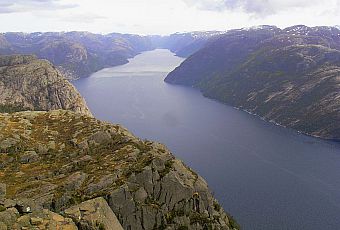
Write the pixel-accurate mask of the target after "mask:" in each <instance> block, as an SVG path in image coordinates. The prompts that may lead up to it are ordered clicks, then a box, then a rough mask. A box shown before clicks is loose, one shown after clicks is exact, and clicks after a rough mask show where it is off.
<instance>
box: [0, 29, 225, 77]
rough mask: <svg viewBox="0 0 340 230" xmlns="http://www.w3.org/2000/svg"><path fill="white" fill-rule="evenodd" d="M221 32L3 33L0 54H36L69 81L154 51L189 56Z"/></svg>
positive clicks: (0, 36)
mask: <svg viewBox="0 0 340 230" xmlns="http://www.w3.org/2000/svg"><path fill="white" fill-rule="evenodd" d="M221 33H222V32H217V31H211V32H209V31H208V32H191V33H176V34H172V35H169V36H140V35H134V34H119V33H110V34H106V35H102V34H93V33H89V32H76V31H74V32H46V33H39V32H37V33H13V32H10V33H4V34H0V55H1V54H3V55H4V54H35V55H36V56H38V57H39V58H43V59H47V60H49V61H50V62H52V63H53V64H54V65H55V66H56V67H57V68H58V70H59V71H61V72H62V73H63V74H64V75H65V76H66V77H67V78H68V79H77V78H81V77H88V76H89V75H91V74H92V73H94V72H96V71H98V70H100V69H103V68H106V67H112V66H117V65H122V64H125V63H127V62H128V59H129V58H132V57H134V56H135V55H137V54H139V53H141V52H143V51H148V50H153V49H155V48H163V49H170V50H171V51H172V52H174V53H176V54H177V55H178V56H182V57H187V56H190V55H191V54H192V53H194V52H196V51H197V50H198V49H200V48H201V47H203V46H204V44H205V43H206V42H207V41H208V40H209V39H210V38H211V37H215V36H218V35H219V34H221Z"/></svg>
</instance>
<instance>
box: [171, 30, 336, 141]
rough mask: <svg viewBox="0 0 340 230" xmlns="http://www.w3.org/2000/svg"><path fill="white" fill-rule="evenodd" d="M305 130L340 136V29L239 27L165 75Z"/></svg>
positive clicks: (322, 135)
mask: <svg viewBox="0 0 340 230" xmlns="http://www.w3.org/2000/svg"><path fill="white" fill-rule="evenodd" d="M165 81H166V82H169V83H173V84H183V85H187V86H194V87H197V88H199V89H200V90H201V91H202V92H203V94H204V95H205V96H207V97H211V98H214V99H217V100H219V101H222V102H225V103H227V104H230V105H232V106H235V107H238V108H241V109H244V110H246V111H248V112H250V113H254V114H257V115H259V116H261V117H263V118H265V119H266V120H269V121H272V122H275V123H279V124H281V125H283V126H287V127H291V128H294V129H296V130H299V131H301V132H304V133H307V134H310V135H314V136H318V137H323V138H328V139H338V140H339V139H340V30H338V29H337V28H333V27H313V28H309V27H306V26H294V27H289V28H286V29H284V30H280V29H278V28H276V27H271V26H263V27H261V28H251V29H242V30H233V31H230V32H228V33H227V34H226V35H223V36H221V37H220V38H219V39H217V40H215V41H212V42H211V43H209V44H208V45H207V46H206V47H205V48H203V49H201V50H199V51H198V52H197V53H195V54H194V55H192V56H191V57H189V58H188V59H187V60H186V61H184V62H183V63H182V64H181V66H180V67H178V68H176V69H175V70H174V71H173V72H171V73H170V74H169V75H168V76H167V77H166V79H165Z"/></svg>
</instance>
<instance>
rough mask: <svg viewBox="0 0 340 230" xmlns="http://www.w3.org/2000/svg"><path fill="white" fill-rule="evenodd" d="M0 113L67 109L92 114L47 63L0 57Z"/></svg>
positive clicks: (26, 58) (15, 56)
mask: <svg viewBox="0 0 340 230" xmlns="http://www.w3.org/2000/svg"><path fill="white" fill-rule="evenodd" d="M0 92H1V94H0V112H15V111H20V110H55V109H67V110H72V111H75V112H79V113H82V114H86V115H89V116H90V115H91V112H90V111H89V109H88V107H87V106H86V103H85V100H84V99H83V98H82V97H81V95H80V94H79V92H78V91H77V90H76V89H75V88H74V86H73V85H72V84H71V83H69V82H68V81H67V80H66V79H65V78H64V76H62V74H61V73H60V72H59V71H58V70H57V69H56V68H55V67H54V66H53V65H52V64H51V63H50V62H49V61H47V60H41V59H37V57H35V56H32V55H3V56H0Z"/></svg>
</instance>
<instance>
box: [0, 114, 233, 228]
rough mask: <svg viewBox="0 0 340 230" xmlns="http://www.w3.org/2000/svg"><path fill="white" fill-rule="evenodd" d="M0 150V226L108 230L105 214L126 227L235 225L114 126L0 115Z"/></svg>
mask: <svg viewBox="0 0 340 230" xmlns="http://www.w3.org/2000/svg"><path fill="white" fill-rule="evenodd" d="M0 153H1V154H0V162H1V164H0V168H1V173H0V226H7V227H8V228H9V229H12V228H13V226H18V225H19V226H31V225H33V223H34V225H35V224H37V225H38V224H43V223H45V224H46V226H47V225H49V224H50V225H51V226H53V225H54V224H55V220H60V222H63V221H64V223H65V224H67V225H68V226H69V227H70V228H68V229H75V228H74V223H73V222H72V220H70V219H68V218H66V219H63V218H64V217H71V218H72V219H73V221H76V222H79V221H80V222H82V223H83V224H85V226H87V225H88V224H90V225H91V224H92V227H93V228H80V229H112V228H105V227H106V226H108V225H107V224H106V225H105V223H107V220H106V218H109V217H110V216H111V219H112V220H114V219H115V216H117V218H118V220H119V222H120V224H121V225H122V226H123V228H124V229H127V230H131V229H134V230H138V229H141V230H142V229H143V230H151V229H226V230H227V229H234V227H235V228H236V224H235V222H234V221H233V220H232V218H230V217H228V216H227V215H226V214H225V213H224V211H223V209H222V208H221V207H220V205H219V204H218V202H217V201H216V200H215V199H214V198H213V196H212V194H211V193H210V191H209V189H208V186H207V184H206V182H205V181H204V180H203V179H202V178H201V177H200V176H199V175H197V174H196V173H195V172H193V171H192V170H191V169H190V168H188V167H186V166H185V165H184V164H183V163H182V162H181V161H180V160H178V159H176V158H175V157H174V156H173V155H172V154H171V153H170V152H169V150H167V149H166V148H165V147H164V146H163V145H161V144H158V143H154V142H150V141H145V140H144V141H143V140H140V139H138V138H136V137H134V136H133V135H132V134H131V133H129V132H128V131H127V130H126V129H124V128H122V127H121V126H119V125H112V124H109V123H105V122H100V121H98V120H96V119H94V118H91V117H88V116H86V115H81V114H79V113H74V112H71V111H63V110H55V111H52V112H19V113H13V114H2V115H1V114H0ZM1 196H5V197H6V199H7V201H6V200H5V201H1ZM96 197H103V198H105V200H106V202H105V201H104V200H103V199H101V200H100V199H99V200H98V199H95V200H93V199H94V198H96ZM2 199H3V198H2ZM8 199H11V200H12V201H11V200H8ZM13 200H16V201H14V203H13ZM16 203H17V204H19V205H16ZM11 204H12V205H11ZM107 204H108V205H109V207H110V209H111V210H112V211H113V212H114V214H115V215H114V214H111V213H110V212H111V210H110V209H109V208H107V207H106V206H107ZM75 205H76V206H75ZM11 207H14V208H15V209H13V208H11ZM42 209H45V210H43V211H40V210H42ZM20 210H21V211H20ZM25 210H26V211H25ZM77 210H80V213H79V211H77ZM91 210H92V211H91ZM29 213H32V214H29ZM60 214H62V215H64V217H62V216H60ZM20 215H22V216H21V217H20ZM35 215H36V216H37V217H39V218H40V219H39V221H37V219H34V220H33V222H32V217H33V218H34V216H35ZM6 216H7V217H10V218H6ZM51 216H52V217H51ZM53 216H55V218H53ZM18 217H19V218H18ZM37 217H36V218H37ZM99 217H100V218H99ZM103 218H104V219H103ZM23 220H27V225H23V224H25V223H26V222H24V221H23ZM30 220H31V221H30ZM49 220H50V222H49ZM91 220H92V221H91ZM44 221H45V222H44ZM51 221H52V222H51ZM53 221H54V222H53ZM84 221H85V222H84ZM86 221H87V222H86ZM109 223H110V222H109ZM93 225H94V226H93ZM79 226H80V225H78V227H79ZM99 226H102V227H101V228H99ZM118 229H119V228H118Z"/></svg>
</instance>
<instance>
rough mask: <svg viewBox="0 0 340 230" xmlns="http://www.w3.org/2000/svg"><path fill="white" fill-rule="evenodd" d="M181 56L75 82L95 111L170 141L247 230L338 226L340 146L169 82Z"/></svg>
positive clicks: (154, 57) (162, 55)
mask: <svg viewBox="0 0 340 230" xmlns="http://www.w3.org/2000/svg"><path fill="white" fill-rule="evenodd" d="M181 61H182V59H181V58H178V57H175V56H174V55H173V54H172V53H170V52H169V51H166V50H155V51H150V52H146V53H143V54H141V55H139V56H137V57H135V58H134V59H132V60H131V61H130V63H129V64H126V65H124V66H119V67H115V68H110V69H105V70H102V71H99V72H97V73H95V74H94V75H93V76H91V77H90V78H87V79H81V80H78V81H76V82H75V83H74V84H75V86H76V87H77V88H78V90H79V91H80V92H81V94H82V95H83V96H84V97H85V99H86V101H87V103H88V105H89V107H90V108H91V110H92V112H93V113H94V115H95V116H96V117H97V118H99V119H102V120H107V121H112V122H114V123H120V124H123V125H124V126H125V127H127V128H128V129H129V130H130V131H132V132H133V133H134V134H136V135H137V136H139V137H141V138H148V139H151V140H155V141H159V142H162V143H164V144H166V145H167V146H168V147H169V148H170V149H171V150H172V152H173V153H174V154H175V155H176V156H177V157H179V158H181V159H182V160H183V161H184V162H185V163H186V164H188V165H189V166H191V167H192V168H194V169H195V170H196V171H198V172H199V173H200V174H201V175H202V176H203V177H204V178H205V179H206V180H207V181H208V183H209V185H210V188H211V189H212V190H213V191H214V193H215V196H216V197H217V198H218V200H219V201H220V203H221V204H222V205H223V207H224V208H225V210H227V211H228V212H230V213H232V215H233V216H234V217H235V218H236V219H237V220H238V222H239V223H240V224H241V226H242V227H243V229H245V230H253V229H254V230H257V229H259V230H275V229H280V230H281V229H287V230H288V229H289V230H301V229H306V230H314V229H315V230H320V229H322V230H339V229H340V144H339V143H333V142H327V141H323V140H319V139H315V138H312V137H307V136H304V135H301V134H298V133H296V132H295V131H292V130H289V129H284V128H281V127H277V126H275V125H273V124H269V123H266V122H264V121H262V120H260V119H258V118H257V117H254V116H252V115H249V114H247V113H245V112H242V111H239V110H236V109H234V108H232V107H229V106H226V105H223V104H220V103H218V102H215V101H212V100H210V99H207V98H204V97H203V96H202V95H201V94H200V92H198V91H196V90H194V89H191V88H186V87H181V86H173V85H169V84H166V83H164V82H163V79H164V77H165V76H166V74H167V72H169V71H170V70H171V69H173V68H175V67H176V66H177V65H178V64H179V63H180V62H181Z"/></svg>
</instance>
